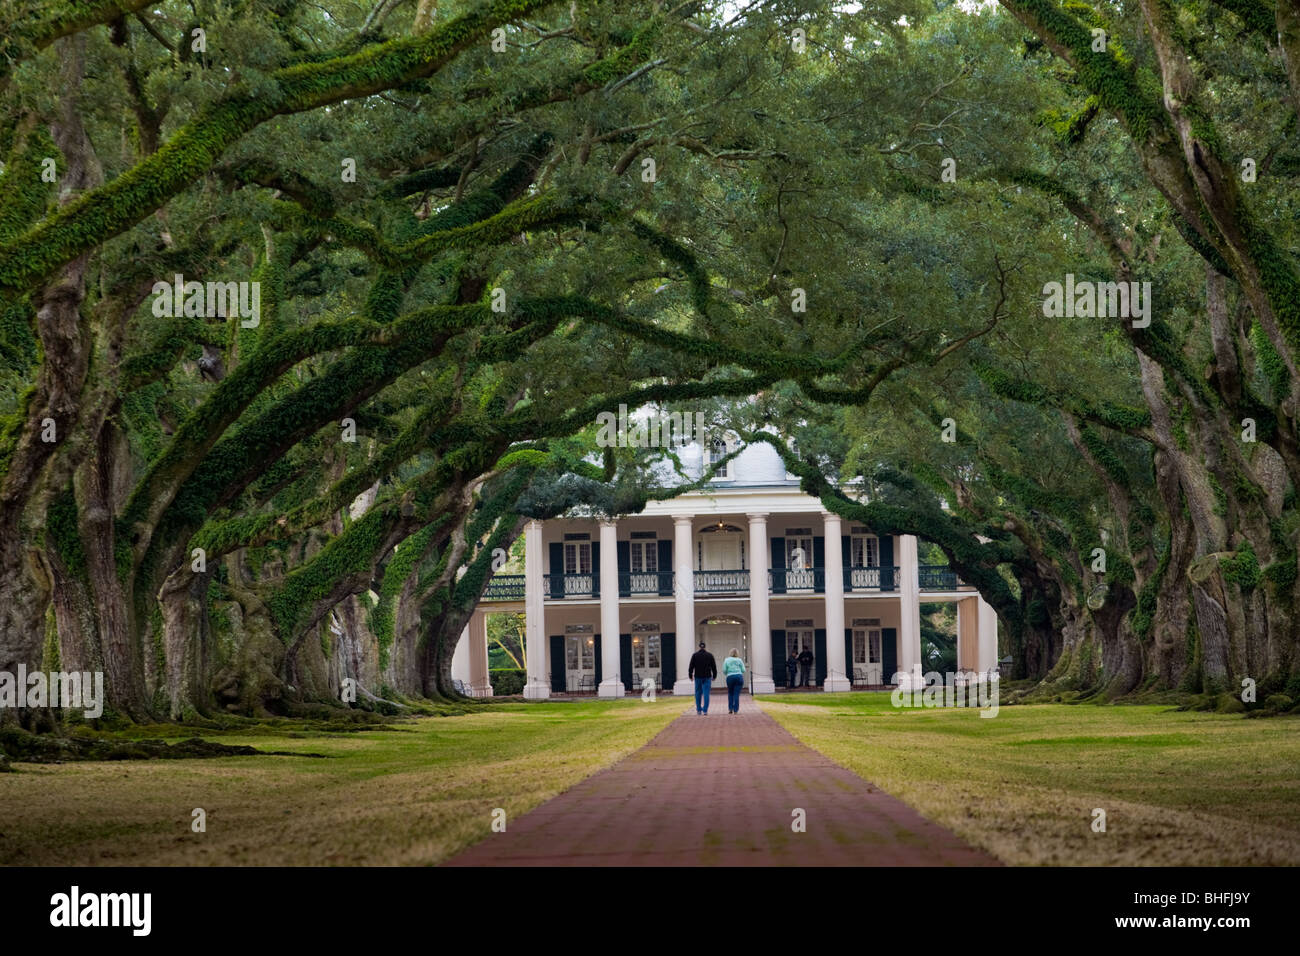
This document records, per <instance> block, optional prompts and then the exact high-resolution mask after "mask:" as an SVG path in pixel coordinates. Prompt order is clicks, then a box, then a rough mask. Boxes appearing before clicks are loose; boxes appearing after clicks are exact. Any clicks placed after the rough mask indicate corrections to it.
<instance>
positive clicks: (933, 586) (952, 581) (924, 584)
mask: <svg viewBox="0 0 1300 956" xmlns="http://www.w3.org/2000/svg"><path fill="white" fill-rule="evenodd" d="M920 579H921V581H920V585H921V590H922V591H955V590H957V589H958V588H959V587H964V586H965V585H964V584H963V583H962V582H961V580H959V579H958V577H957V572H956V571H954V570H952V569H951V568H949V567H948V565H946V564H923V565H921V567H920Z"/></svg>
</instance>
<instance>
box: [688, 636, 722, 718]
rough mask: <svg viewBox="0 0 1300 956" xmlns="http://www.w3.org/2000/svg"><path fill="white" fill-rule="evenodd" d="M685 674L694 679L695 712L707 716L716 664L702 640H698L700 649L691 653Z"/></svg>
mask: <svg viewBox="0 0 1300 956" xmlns="http://www.w3.org/2000/svg"><path fill="white" fill-rule="evenodd" d="M686 676H687V677H690V678H692V679H693V680H694V681H695V713H697V714H703V715H704V716H705V717H707V716H709V693H710V692H711V691H712V690H713V678H715V677H717V676H718V665H717V663H716V662H715V661H714V660H713V655H712V654H710V653H709V652H708V651H706V650H705V649H704V642H703V641H700V649H699V650H698V651H696V652H695V653H694V654H692V655H691V666H690V667H689V668H687V670H686ZM701 701H703V705H701Z"/></svg>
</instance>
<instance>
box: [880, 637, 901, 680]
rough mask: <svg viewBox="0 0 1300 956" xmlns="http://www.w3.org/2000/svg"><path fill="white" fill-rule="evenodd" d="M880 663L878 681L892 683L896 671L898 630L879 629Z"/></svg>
mask: <svg viewBox="0 0 1300 956" xmlns="http://www.w3.org/2000/svg"><path fill="white" fill-rule="evenodd" d="M880 661H881V664H880V679H881V680H882V681H884V682H885V683H886V684H892V683H894V671H896V670H898V628H896V627H886V628H882V629H881V631H880Z"/></svg>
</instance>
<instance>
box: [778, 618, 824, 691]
mask: <svg viewBox="0 0 1300 956" xmlns="http://www.w3.org/2000/svg"><path fill="white" fill-rule="evenodd" d="M813 637H814V634H813V629H812V628H811V627H809V628H802V627H787V628H786V630H785V659H786V660H787V661H788V660H789V659H790V655H791V654H794V656H795V657H798V656H799V655H800V654H802V653H803V652H804V651H811V652H812V653H813V654H814V655H816V653H817V649H816V648H815V647H814V646H813ZM816 677H817V661H816V658H815V657H814V660H813V663H812V666H811V667H809V668H808V684H809V686H812V685H813V684H814V683H815V682H816ZM794 679H795V683H796V685H797V686H803V665H800V666H799V669H798V670H796V671H795V675H794Z"/></svg>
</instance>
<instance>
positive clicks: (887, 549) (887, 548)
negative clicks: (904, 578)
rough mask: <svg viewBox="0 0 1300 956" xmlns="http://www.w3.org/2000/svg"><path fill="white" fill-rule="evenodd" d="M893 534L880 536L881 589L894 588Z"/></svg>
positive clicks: (888, 589)
mask: <svg viewBox="0 0 1300 956" xmlns="http://www.w3.org/2000/svg"><path fill="white" fill-rule="evenodd" d="M893 567H894V536H893V535H892V534H886V535H881V537H880V588H881V590H882V591H892V590H894V572H893Z"/></svg>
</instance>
